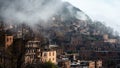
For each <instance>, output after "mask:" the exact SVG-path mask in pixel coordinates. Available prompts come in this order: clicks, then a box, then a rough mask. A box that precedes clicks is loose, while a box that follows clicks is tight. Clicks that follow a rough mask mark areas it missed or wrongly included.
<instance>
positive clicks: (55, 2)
mask: <svg viewBox="0 0 120 68" xmlns="http://www.w3.org/2000/svg"><path fill="white" fill-rule="evenodd" d="M61 7H62V1H61V0H0V18H1V19H2V20H4V21H5V22H8V23H26V24H29V25H34V24H37V23H41V22H40V21H41V20H42V21H48V19H49V18H50V17H52V16H53V15H54V14H56V13H57V12H58V11H59V10H60V8H61ZM42 23H43V22H42Z"/></svg>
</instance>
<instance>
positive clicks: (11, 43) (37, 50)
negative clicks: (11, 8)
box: [0, 3, 120, 68]
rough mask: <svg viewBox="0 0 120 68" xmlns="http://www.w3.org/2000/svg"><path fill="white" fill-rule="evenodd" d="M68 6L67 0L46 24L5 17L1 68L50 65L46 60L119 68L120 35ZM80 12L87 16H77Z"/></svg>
mask: <svg viewBox="0 0 120 68" xmlns="http://www.w3.org/2000/svg"><path fill="white" fill-rule="evenodd" d="M68 6H71V5H70V4H68V3H65V4H64V7H63V8H62V10H61V11H60V12H59V13H56V15H54V16H52V17H51V18H50V19H49V21H47V22H48V24H45V26H43V25H42V24H36V26H35V27H30V26H29V24H25V23H21V24H13V23H6V22H4V21H2V20H1V21H0V68H47V67H44V63H46V62H48V63H53V65H55V66H56V68H77V67H78V68H119V67H120V50H119V48H120V37H119V35H118V34H117V33H116V34H114V33H115V32H114V31H113V29H112V28H110V27H107V26H105V25H104V24H103V23H102V22H99V21H92V20H91V19H90V18H89V17H88V16H87V15H86V14H85V13H83V12H82V11H81V10H79V9H78V8H76V7H73V8H72V9H68V8H67V7H68ZM70 10H72V12H69V11H70ZM78 12H81V13H82V14H84V15H85V16H86V18H87V19H85V20H82V19H78V18H77V17H75V16H74V15H77V13H78ZM40 22H43V23H45V22H44V21H40ZM42 66H43V67H42ZM45 66H47V65H45Z"/></svg>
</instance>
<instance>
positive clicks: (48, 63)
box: [42, 61, 57, 68]
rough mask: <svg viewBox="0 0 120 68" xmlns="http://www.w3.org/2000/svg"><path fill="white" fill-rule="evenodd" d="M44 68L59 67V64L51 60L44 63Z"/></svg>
mask: <svg viewBox="0 0 120 68" xmlns="http://www.w3.org/2000/svg"><path fill="white" fill-rule="evenodd" d="M42 68H57V66H56V65H55V64H54V63H52V62H50V61H49V62H45V63H43V65H42Z"/></svg>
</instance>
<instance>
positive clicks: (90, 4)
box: [64, 0, 120, 33]
mask: <svg viewBox="0 0 120 68" xmlns="http://www.w3.org/2000/svg"><path fill="white" fill-rule="evenodd" d="M64 1H68V2H70V3H71V4H73V5H74V6H76V7H78V8H80V9H81V10H82V11H83V12H85V13H86V14H87V15H89V16H90V18H91V19H92V20H98V21H102V22H105V24H106V25H108V26H111V27H112V28H114V29H115V30H117V31H119V33H120V0H64Z"/></svg>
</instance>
